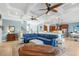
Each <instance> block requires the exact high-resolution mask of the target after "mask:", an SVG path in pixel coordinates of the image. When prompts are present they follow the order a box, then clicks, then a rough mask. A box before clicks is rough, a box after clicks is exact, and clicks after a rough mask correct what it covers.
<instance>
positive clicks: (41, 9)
mask: <svg viewBox="0 0 79 59" xmlns="http://www.w3.org/2000/svg"><path fill="white" fill-rule="evenodd" d="M39 10H47V9H39Z"/></svg>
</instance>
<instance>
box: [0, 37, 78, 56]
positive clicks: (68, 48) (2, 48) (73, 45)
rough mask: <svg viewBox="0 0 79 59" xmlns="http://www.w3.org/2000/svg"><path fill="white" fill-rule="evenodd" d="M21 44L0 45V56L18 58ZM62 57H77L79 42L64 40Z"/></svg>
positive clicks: (14, 42) (7, 43)
mask: <svg viewBox="0 0 79 59" xmlns="http://www.w3.org/2000/svg"><path fill="white" fill-rule="evenodd" d="M22 45H23V44H19V42H18V41H13V42H12V41H11V42H10V41H9V42H4V43H0V56H18V48H19V47H20V46H22ZM61 55H62V56H79V42H76V41H73V40H72V39H71V38H66V40H65V49H64V52H63V53H62V54H61Z"/></svg>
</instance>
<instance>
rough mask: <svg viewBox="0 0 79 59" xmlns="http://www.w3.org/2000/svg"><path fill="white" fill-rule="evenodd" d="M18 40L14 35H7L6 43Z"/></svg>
mask: <svg viewBox="0 0 79 59" xmlns="http://www.w3.org/2000/svg"><path fill="white" fill-rule="evenodd" d="M17 39H18V36H17V35H16V34H7V41H15V40H17Z"/></svg>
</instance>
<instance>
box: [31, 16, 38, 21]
mask: <svg viewBox="0 0 79 59" xmlns="http://www.w3.org/2000/svg"><path fill="white" fill-rule="evenodd" d="M30 19H31V20H38V18H37V17H34V16H31V18H30Z"/></svg>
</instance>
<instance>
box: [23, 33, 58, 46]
mask: <svg viewBox="0 0 79 59" xmlns="http://www.w3.org/2000/svg"><path fill="white" fill-rule="evenodd" d="M57 38H58V36H57V35H53V34H24V35H23V39H24V43H27V42H29V40H32V39H38V40H41V41H43V42H44V44H46V45H52V46H54V47H55V46H57V41H56V39H57Z"/></svg>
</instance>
